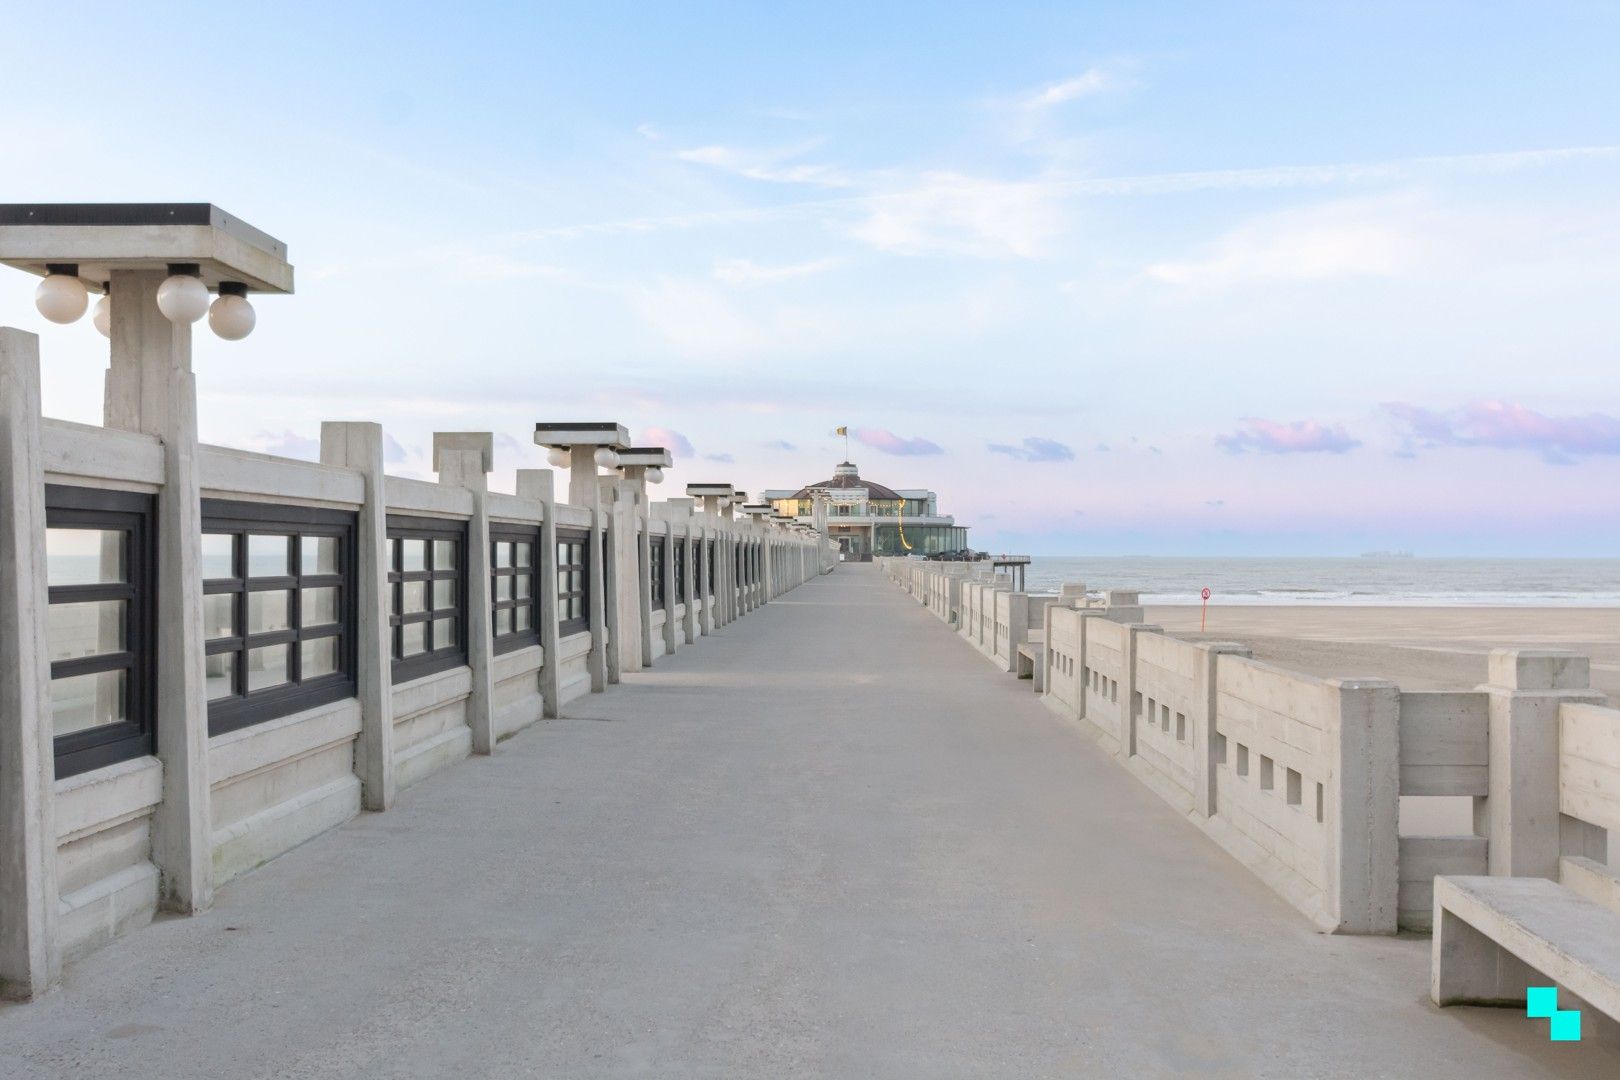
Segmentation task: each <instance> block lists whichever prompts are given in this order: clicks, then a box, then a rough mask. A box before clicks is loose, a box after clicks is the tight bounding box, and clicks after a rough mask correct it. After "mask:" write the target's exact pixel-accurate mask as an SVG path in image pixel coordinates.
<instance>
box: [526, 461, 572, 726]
mask: <svg viewBox="0 0 1620 1080" xmlns="http://www.w3.org/2000/svg"><path fill="white" fill-rule="evenodd" d="M554 483H555V480H554V477H553V475H552V472H551V470H550V469H519V470H518V471H517V494H518V497H519V498H523V499H530V500H532V501H534V502H537V503H540V504H541V505H542V507H543V511H542V513H543V516H542V517H541V519H540V550H539V551H538V552H536V553H535V558H536V559H537V560H538V562H537V563H536V564H535V565H537V566H538V567H539V568H540V584H539V589H540V593H539V596H538V597H536V599H537V601H538V602H539V605H540V611H539V618H540V652H541V656H542V659H541V667H540V700H541V704H542V709H543V712H544V715H545V717H546V718H547V719H548V720H555V719H556V718H557V717H559V716H561V715H562V700H561V697H562V695H561V693H560V691H559V684H560V682H561V677H560V670H561V668H562V665H561V664H559V663H558V662H557V639H558V637H559V635H558V632H557V496H556V492H555V489H554V487H553V485H554Z"/></svg>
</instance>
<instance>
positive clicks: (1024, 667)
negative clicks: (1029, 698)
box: [1014, 641, 1046, 694]
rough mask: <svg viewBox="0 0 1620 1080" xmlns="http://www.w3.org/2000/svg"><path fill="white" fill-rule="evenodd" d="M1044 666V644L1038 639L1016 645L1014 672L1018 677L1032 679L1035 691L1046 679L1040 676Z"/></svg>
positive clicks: (1043, 671) (1038, 690)
mask: <svg viewBox="0 0 1620 1080" xmlns="http://www.w3.org/2000/svg"><path fill="white" fill-rule="evenodd" d="M1045 666H1046V645H1045V644H1043V643H1042V642H1039V641H1026V642H1024V643H1023V644H1022V645H1020V646H1018V670H1017V671H1016V672H1015V673H1014V674H1016V675H1017V676H1018V677H1019V678H1020V679H1033V680H1034V681H1035V687H1034V689H1035V692H1036V693H1037V694H1039V693H1040V692H1041V690H1042V686H1041V684H1042V683H1043V682H1045V681H1046V680H1045V679H1044V678H1042V676H1043V675H1044V674H1045Z"/></svg>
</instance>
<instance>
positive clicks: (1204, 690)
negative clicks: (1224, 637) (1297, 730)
mask: <svg viewBox="0 0 1620 1080" xmlns="http://www.w3.org/2000/svg"><path fill="white" fill-rule="evenodd" d="M1084 621H1085V620H1081V622H1082V623H1083V622H1084ZM1198 654H1199V655H1198V661H1197V666H1196V667H1195V668H1194V669H1193V692H1192V703H1191V704H1192V709H1193V715H1191V716H1189V717H1187V720H1188V722H1189V723H1191V724H1192V744H1193V761H1194V762H1196V763H1197V765H1196V768H1195V770H1194V772H1193V813H1195V814H1197V815H1198V816H1199V817H1204V818H1211V817H1214V816H1215V812H1216V801H1217V799H1218V796H1219V792H1218V791H1217V790H1216V785H1215V769H1216V766H1218V765H1219V764H1220V761H1219V760H1218V759H1217V756H1216V742H1217V740H1216V738H1215V735H1216V732H1215V691H1216V688H1217V679H1218V667H1219V664H1220V658H1221V657H1222V656H1252V655H1254V654H1253V652H1252V651H1251V650H1250V649H1249V648H1248V647H1247V646H1245V645H1239V644H1238V643H1236V642H1234V641H1205V642H1201V643H1199V645H1198Z"/></svg>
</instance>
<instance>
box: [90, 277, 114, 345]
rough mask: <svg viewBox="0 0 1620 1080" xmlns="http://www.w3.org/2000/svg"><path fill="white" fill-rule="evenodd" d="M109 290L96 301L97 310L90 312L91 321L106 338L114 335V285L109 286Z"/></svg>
mask: <svg viewBox="0 0 1620 1080" xmlns="http://www.w3.org/2000/svg"><path fill="white" fill-rule="evenodd" d="M107 290H108V291H107V292H104V293H102V294H101V299H100V300H97V301H96V310H95V311H92V312H91V313H90V321H91V323H93V324H94V325H95V328H96V329H97V330H99V331H101V336H102V337H104V338H110V337H112V285H111V284H109V285H108V286H107Z"/></svg>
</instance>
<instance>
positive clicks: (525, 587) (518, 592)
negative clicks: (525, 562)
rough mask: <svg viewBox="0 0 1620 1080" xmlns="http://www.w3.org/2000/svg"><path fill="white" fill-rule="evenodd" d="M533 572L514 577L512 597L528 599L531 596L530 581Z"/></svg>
mask: <svg viewBox="0 0 1620 1080" xmlns="http://www.w3.org/2000/svg"><path fill="white" fill-rule="evenodd" d="M533 577H534V575H533V574H519V575H518V576H517V577H515V578H513V579H512V598H513V599H514V600H527V599H528V598H529V582H530V581H531V580H532V579H533Z"/></svg>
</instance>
